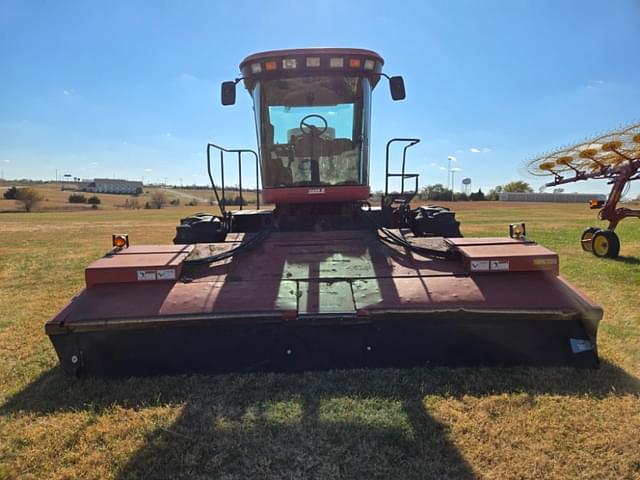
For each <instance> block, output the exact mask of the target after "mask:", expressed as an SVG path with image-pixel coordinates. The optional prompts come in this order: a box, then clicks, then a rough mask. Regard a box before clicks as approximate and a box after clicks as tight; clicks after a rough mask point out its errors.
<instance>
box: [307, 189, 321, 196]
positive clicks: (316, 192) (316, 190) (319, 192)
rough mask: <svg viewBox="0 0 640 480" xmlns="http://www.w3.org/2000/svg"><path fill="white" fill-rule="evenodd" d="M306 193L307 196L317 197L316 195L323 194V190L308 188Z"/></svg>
mask: <svg viewBox="0 0 640 480" xmlns="http://www.w3.org/2000/svg"><path fill="white" fill-rule="evenodd" d="M307 193H308V194H309V195H318V194H323V193H325V190H324V188H310V189H309V190H308V191H307Z"/></svg>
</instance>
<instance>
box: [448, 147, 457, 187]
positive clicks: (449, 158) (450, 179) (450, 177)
mask: <svg viewBox="0 0 640 480" xmlns="http://www.w3.org/2000/svg"><path fill="white" fill-rule="evenodd" d="M447 160H448V161H449V169H448V171H447V188H450V189H451V190H452V191H453V187H452V185H451V183H452V180H453V175H452V174H451V162H455V161H456V157H454V156H453V155H449V156H448V157H447Z"/></svg>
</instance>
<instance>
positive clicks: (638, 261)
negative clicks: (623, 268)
mask: <svg viewBox="0 0 640 480" xmlns="http://www.w3.org/2000/svg"><path fill="white" fill-rule="evenodd" d="M612 260H614V261H615V262H620V263H626V264H627V265H640V258H638V257H626V256H624V255H620V256H618V257H616V258H614V259H612Z"/></svg>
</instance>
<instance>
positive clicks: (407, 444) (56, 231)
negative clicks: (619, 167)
mask: <svg viewBox="0 0 640 480" xmlns="http://www.w3.org/2000/svg"><path fill="white" fill-rule="evenodd" d="M456 208H457V210H458V212H459V213H458V217H459V219H460V220H461V221H462V225H463V232H464V233H465V235H478V236H489V235H503V234H504V233H505V231H506V228H505V226H506V225H507V224H508V223H511V222H514V221H519V220H524V221H526V222H527V228H528V231H529V233H530V236H531V237H532V238H534V239H536V240H538V241H539V242H540V243H542V244H544V245H545V246H548V247H550V248H551V249H553V250H556V251H557V252H558V253H559V254H560V256H561V271H562V274H563V275H565V276H566V277H568V278H569V279H570V280H571V281H572V282H573V283H574V284H575V285H577V286H578V287H579V288H581V289H582V290H583V291H585V292H586V293H587V294H588V295H590V296H591V297H592V298H593V299H594V300H596V301H597V302H599V303H600V304H601V305H602V306H603V307H604V310H605V318H604V320H603V322H602V323H601V328H600V335H599V347H600V355H601V358H602V366H601V368H600V369H598V370H595V371H577V370H572V369H562V368H561V369H526V368H515V369H444V368H439V369H410V370H394V369H389V370H370V371H336V372H326V373H313V374H300V375H274V374H269V375H260V374H252V375H224V376H174V377H156V378H134V379H124V380H110V381H106V380H95V379H83V380H79V381H78V380H74V379H70V378H66V377H64V376H63V374H62V372H61V370H60V368H59V367H58V366H57V361H56V357H55V353H54V351H53V348H52V347H51V345H50V344H49V341H48V339H47V337H46V336H45V335H44V328H43V324H44V321H45V320H46V319H48V318H49V317H51V316H52V315H53V314H54V313H56V312H57V310H58V309H60V308H61V307H62V306H63V305H64V304H65V303H66V302H67V301H68V300H69V299H70V298H71V297H72V296H73V295H74V294H75V293H76V292H77V291H78V290H79V289H80V288H81V287H82V284H83V268H84V266H85V265H86V264H87V263H89V262H90V261H92V260H93V259H95V258H97V257H98V256H100V255H101V254H103V253H104V251H105V250H107V249H108V247H109V246H110V245H109V243H110V235H111V233H112V232H115V231H118V232H122V231H124V232H128V233H129V234H130V237H131V240H132V242H133V243H134V244H141V243H157V242H170V241H171V238H172V236H173V233H174V226H175V224H176V222H177V220H178V218H180V217H181V216H184V215H186V214H187V213H189V212H195V211H198V210H202V209H203V207H192V208H185V207H180V208H171V209H166V210H117V209H105V210H98V211H90V210H88V211H71V212H45V213H31V214H23V213H6V214H2V215H0V232H1V233H2V235H1V236H0V238H1V239H2V241H1V242H0V478H2V479H10V478H11V479H13V478H16V479H17V478H20V479H30V478H33V479H42V478H53V479H63V478H69V479H75V478H78V479H79V478H82V479H94V478H95V479H109V478H117V479H128V478H154V479H155V478H199V479H204V478H221V479H232V478H237V479H244V478H274V479H275V478H323V479H324V478H328V479H331V478H367V479H368V478H394V479H405V478H416V479H417V478H477V477H480V478H500V479H503V478H567V479H576V478H595V479H601V478H616V479H619V478H627V479H632V478H640V381H639V380H638V378H639V377H640V311H639V309H638V302H639V300H640V222H638V221H637V220H635V219H629V220H626V221H624V222H623V223H622V224H621V226H620V227H619V231H618V233H619V235H620V238H621V239H622V250H621V255H622V256H621V258H620V259H619V260H616V261H614V260H601V259H597V258H595V257H593V256H592V255H590V254H585V253H583V252H581V250H580V247H579V245H578V238H579V236H580V232H581V231H582V229H583V228H584V227H586V226H590V225H594V224H595V225H597V224H598V223H597V222H596V221H594V214H593V212H592V211H589V210H588V209H587V208H585V207H584V206H583V205H560V206H559V205H549V204H544V205H540V204H538V205H534V204H504V203H498V202H491V203H489V202H483V203H464V204H458V205H456ZM168 354H170V352H168ZM238 354H239V355H241V354H242V352H238Z"/></svg>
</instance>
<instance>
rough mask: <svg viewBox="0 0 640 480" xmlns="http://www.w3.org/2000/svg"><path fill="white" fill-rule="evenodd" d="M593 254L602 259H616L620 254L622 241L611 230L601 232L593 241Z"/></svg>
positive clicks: (596, 234)
mask: <svg viewBox="0 0 640 480" xmlns="http://www.w3.org/2000/svg"><path fill="white" fill-rule="evenodd" d="M591 244H592V246H593V254H594V255H595V256H596V257H601V258H616V257H617V256H618V254H619V253H620V239H619V238H618V235H616V234H615V232H612V231H611V230H600V231H598V232H596V233H595V234H594V235H593V239H592V240H591Z"/></svg>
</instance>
